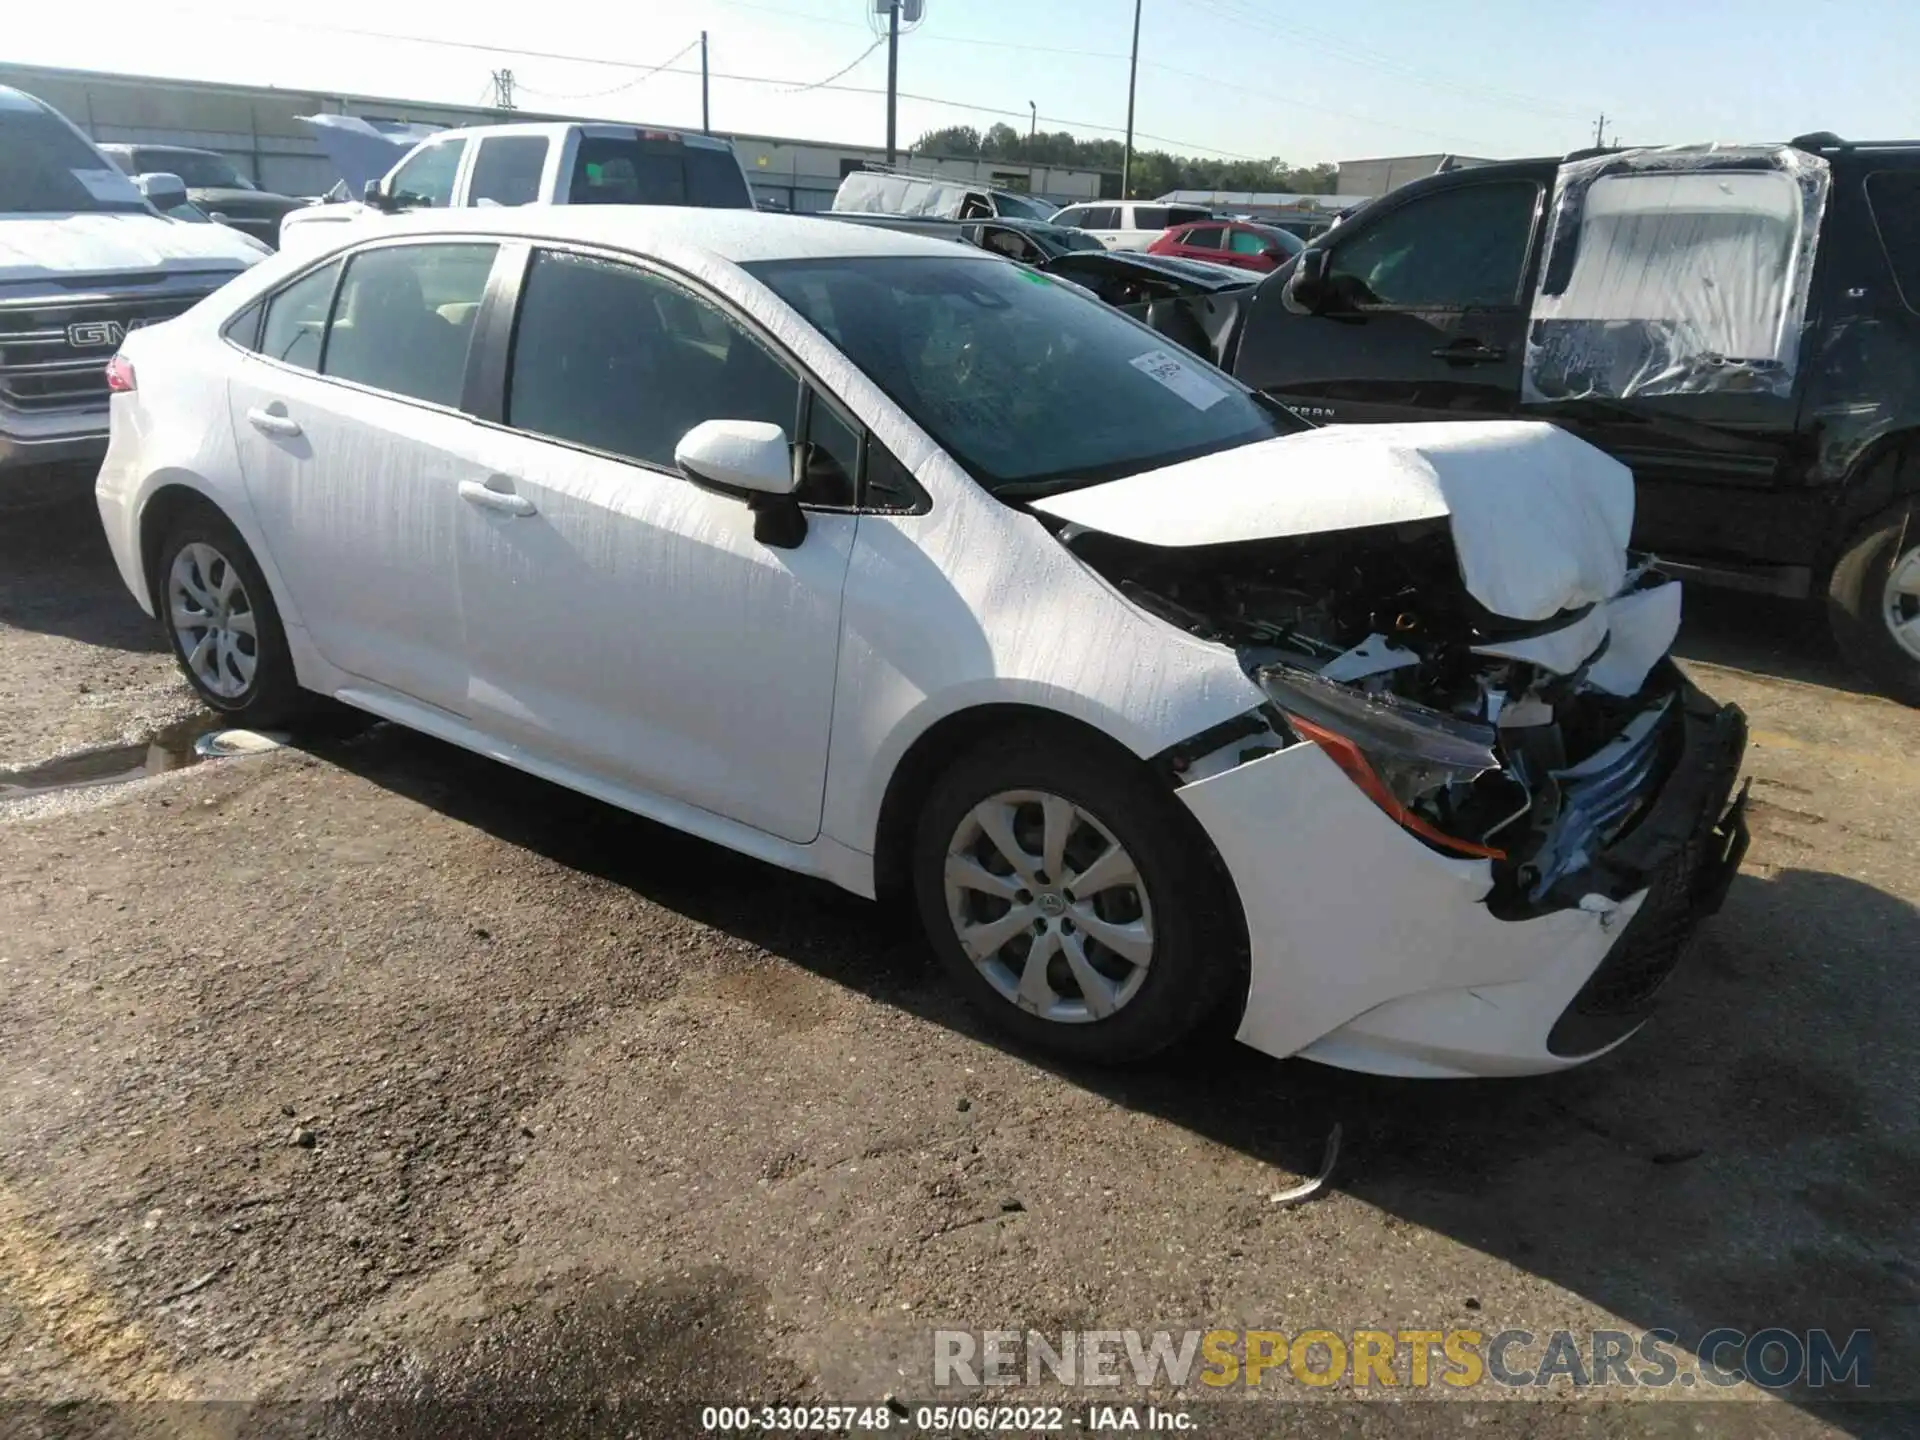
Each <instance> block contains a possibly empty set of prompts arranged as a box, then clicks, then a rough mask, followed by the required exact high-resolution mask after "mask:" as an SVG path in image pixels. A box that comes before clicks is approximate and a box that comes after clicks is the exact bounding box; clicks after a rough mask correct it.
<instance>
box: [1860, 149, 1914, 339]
mask: <svg viewBox="0 0 1920 1440" xmlns="http://www.w3.org/2000/svg"><path fill="white" fill-rule="evenodd" d="M1867 204H1868V205H1869V206H1870V207H1871V208H1872V210H1873V223H1874V228H1876V229H1877V230H1878V231H1879V232H1880V244H1881V246H1882V247H1883V248H1884V249H1885V250H1886V252H1887V264H1888V265H1889V266H1890V267H1892V270H1893V278H1894V282H1895V283H1896V284H1898V285H1899V287H1900V298H1901V299H1902V300H1904V301H1905V302H1906V305H1907V308H1908V309H1909V310H1920V171H1912V170H1906V171H1901V170H1887V171H1882V172H1880V173H1879V174H1877V175H1869V176H1868V177H1867Z"/></svg>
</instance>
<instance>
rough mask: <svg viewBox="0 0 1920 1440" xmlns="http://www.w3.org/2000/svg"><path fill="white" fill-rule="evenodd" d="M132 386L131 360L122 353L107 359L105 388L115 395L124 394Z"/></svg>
mask: <svg viewBox="0 0 1920 1440" xmlns="http://www.w3.org/2000/svg"><path fill="white" fill-rule="evenodd" d="M134 388H135V386H134V378H133V362H132V361H131V360H129V359H127V357H126V356H124V355H116V356H114V357H113V358H112V359H111V360H109V361H107V389H109V390H110V391H112V392H113V393H114V394H115V395H125V394H126V393H128V392H129V391H131V390H132V389H134Z"/></svg>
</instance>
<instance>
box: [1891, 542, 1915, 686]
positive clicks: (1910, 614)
mask: <svg viewBox="0 0 1920 1440" xmlns="http://www.w3.org/2000/svg"><path fill="white" fill-rule="evenodd" d="M1881 603H1882V610H1881V615H1882V618H1883V619H1884V620H1885V621H1886V626H1887V633H1888V634H1889V635H1891V636H1893V641H1894V644H1896V645H1898V646H1899V647H1900V648H1901V649H1902V650H1905V651H1906V652H1907V653H1908V654H1909V655H1911V656H1912V657H1913V658H1914V659H1916V660H1920V545H1916V546H1914V547H1913V548H1912V549H1911V550H1909V551H1907V553H1906V554H1904V555H1900V556H1897V557H1896V558H1895V559H1894V562H1893V568H1892V569H1891V570H1890V571H1888V572H1887V589H1886V594H1885V596H1884V597H1883V599H1882V602H1881Z"/></svg>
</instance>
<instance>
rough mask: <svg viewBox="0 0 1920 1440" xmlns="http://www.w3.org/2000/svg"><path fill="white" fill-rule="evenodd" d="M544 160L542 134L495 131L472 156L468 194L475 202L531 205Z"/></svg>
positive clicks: (538, 192) (543, 166)
mask: <svg viewBox="0 0 1920 1440" xmlns="http://www.w3.org/2000/svg"><path fill="white" fill-rule="evenodd" d="M546 164H547V140H546V137H545V136H542V135H496V136H494V137H493V138H491V139H488V140H482V141H481V142H480V149H479V150H478V151H477V152H475V154H474V157H473V178H472V180H471V181H470V182H469V183H468V186H467V190H468V194H469V196H470V197H471V199H472V202H473V203H474V204H475V205H488V204H491V205H531V204H533V203H534V202H535V201H536V200H538V199H539V198H540V172H541V171H542V170H544V169H545V168H546Z"/></svg>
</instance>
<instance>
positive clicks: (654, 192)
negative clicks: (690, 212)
mask: <svg viewBox="0 0 1920 1440" xmlns="http://www.w3.org/2000/svg"><path fill="white" fill-rule="evenodd" d="M568 203H570V204H573V205H698V206H702V207H705V208H708V209H715V210H751V209H752V208H753V196H752V194H751V193H750V192H749V191H748V189H747V182H746V179H745V177H744V176H742V175H741V173H740V162H739V161H738V160H736V159H734V158H733V152H732V151H730V150H718V149H709V148H707V147H706V146H704V145H688V144H686V143H684V142H682V141H679V140H648V139H641V138H639V137H635V138H633V139H626V138H623V137H619V136H613V135H583V136H581V137H580V145H579V149H578V152H577V153H576V154H575V156H574V162H573V181H572V185H571V187H570V193H569V195H568Z"/></svg>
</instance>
